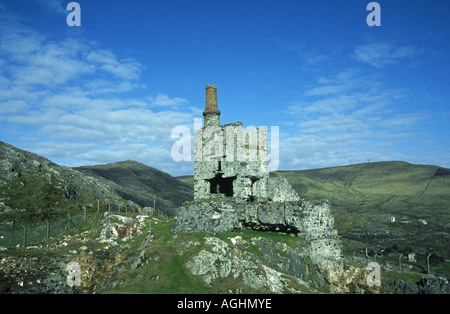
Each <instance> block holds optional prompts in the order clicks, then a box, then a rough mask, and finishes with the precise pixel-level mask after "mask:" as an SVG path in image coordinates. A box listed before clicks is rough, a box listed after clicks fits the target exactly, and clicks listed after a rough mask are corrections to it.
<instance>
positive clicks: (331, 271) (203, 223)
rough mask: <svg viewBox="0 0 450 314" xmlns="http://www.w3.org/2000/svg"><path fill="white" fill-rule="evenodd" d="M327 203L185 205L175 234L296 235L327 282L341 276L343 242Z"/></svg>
mask: <svg viewBox="0 0 450 314" xmlns="http://www.w3.org/2000/svg"><path fill="white" fill-rule="evenodd" d="M333 226H334V219H333V216H332V215H331V211H330V205H329V203H328V202H326V201H320V202H310V201H308V200H301V201H296V202H261V203H246V204H237V203H234V202H233V201H202V202H189V203H185V204H184V206H183V207H181V208H180V209H179V211H178V213H177V216H176V220H175V223H174V225H173V227H172V231H173V232H176V231H182V232H206V233H211V234H218V233H221V232H224V231H232V230H243V229H252V230H258V231H271V232H283V233H290V234H295V235H298V236H300V237H301V238H303V239H304V240H305V241H306V243H307V244H308V248H307V254H308V256H309V258H310V259H311V260H312V262H313V263H315V264H317V265H319V267H321V269H322V272H323V273H324V274H326V276H327V279H328V280H337V279H338V278H339V276H340V274H341V273H342V265H341V261H342V249H341V241H340V239H339V237H337V232H336V231H335V230H334V228H333ZM300 277H301V276H300Z"/></svg>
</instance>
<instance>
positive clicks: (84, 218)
mask: <svg viewBox="0 0 450 314" xmlns="http://www.w3.org/2000/svg"><path fill="white" fill-rule="evenodd" d="M83 210H84V215H83V222H85V221H86V207H85V208H83Z"/></svg>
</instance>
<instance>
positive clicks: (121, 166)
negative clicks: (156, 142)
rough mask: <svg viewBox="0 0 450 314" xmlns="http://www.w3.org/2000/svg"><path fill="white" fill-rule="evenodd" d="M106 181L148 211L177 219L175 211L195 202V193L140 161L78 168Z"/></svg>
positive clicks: (117, 191) (116, 190)
mask: <svg viewBox="0 0 450 314" xmlns="http://www.w3.org/2000/svg"><path fill="white" fill-rule="evenodd" d="M74 169H75V170H77V171H80V172H82V173H84V174H85V175H88V176H91V177H94V178H96V179H99V180H103V181H104V182H106V183H107V184H109V186H110V187H112V188H113V189H114V191H115V192H116V193H117V194H119V195H120V196H121V197H122V198H124V199H127V200H131V201H133V202H135V203H136V204H138V205H140V206H142V207H145V206H148V207H153V205H154V204H156V209H158V210H160V211H162V212H163V213H165V214H166V215H167V216H169V217H173V216H174V214H175V209H176V208H177V207H178V206H179V205H181V204H182V203H183V202H185V201H188V200H192V199H193V189H192V188H191V187H189V186H188V185H187V184H184V183H182V182H180V181H179V180H177V179H175V178H174V177H172V176H171V175H169V174H167V173H165V172H162V171H160V170H157V169H155V168H152V167H149V166H146V165H144V164H142V163H139V162H137V161H130V160H128V161H120V162H116V163H112V164H106V165H97V166H84V167H77V168H74Z"/></svg>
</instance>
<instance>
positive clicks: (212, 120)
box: [203, 85, 220, 127]
mask: <svg viewBox="0 0 450 314" xmlns="http://www.w3.org/2000/svg"><path fill="white" fill-rule="evenodd" d="M203 117H204V126H205V127H206V126H214V125H216V126H220V111H219V109H218V108H217V87H216V85H206V109H205V111H203Z"/></svg>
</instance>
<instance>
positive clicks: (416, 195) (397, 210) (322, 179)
mask: <svg viewBox="0 0 450 314" xmlns="http://www.w3.org/2000/svg"><path fill="white" fill-rule="evenodd" d="M270 175H271V176H273V177H278V176H282V177H285V178H286V179H287V180H288V181H289V183H290V184H291V185H292V186H293V188H294V189H295V190H296V192H297V193H298V194H299V195H300V196H301V197H304V198H308V199H312V200H315V199H328V200H329V201H330V202H331V203H332V207H333V209H335V210H337V211H341V212H342V211H349V212H356V213H370V214H385V215H389V214H391V215H394V216H397V217H398V218H400V217H404V218H405V219H407V218H408V217H413V218H422V219H426V220H429V221H435V222H450V169H447V168H442V167H438V166H428V165H415V164H410V163H407V162H401V161H390V162H373V163H364V164H355V165H349V166H343V167H330V168H323V169H313V170H297V171H276V172H273V173H271V174H270ZM177 179H179V180H180V181H182V182H184V183H186V184H189V185H190V186H193V177H192V176H183V177H178V178H177Z"/></svg>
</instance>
